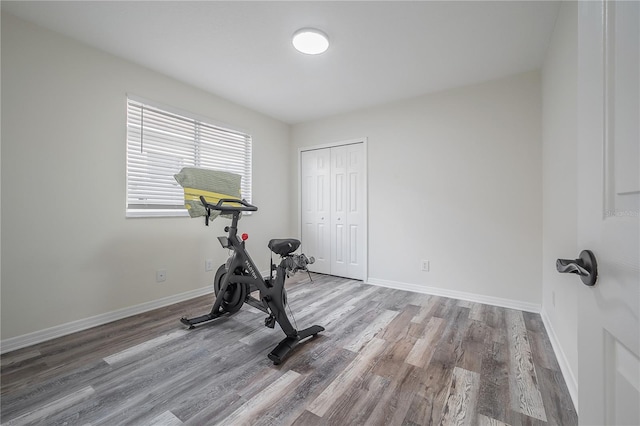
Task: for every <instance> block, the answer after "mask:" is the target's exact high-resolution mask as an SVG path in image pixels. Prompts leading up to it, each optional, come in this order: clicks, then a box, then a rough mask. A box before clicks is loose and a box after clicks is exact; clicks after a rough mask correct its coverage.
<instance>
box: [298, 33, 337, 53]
mask: <svg viewBox="0 0 640 426" xmlns="http://www.w3.org/2000/svg"><path fill="white" fill-rule="evenodd" d="M293 47H295V48H296V49H297V50H298V51H300V52H302V53H306V54H308V55H318V54H320V53H323V52H324V51H326V50H327V49H328V48H329V38H328V37H327V35H326V34H325V33H323V32H322V31H320V30H316V29H315V28H302V29H300V30H298V31H296V32H295V33H294V34H293Z"/></svg>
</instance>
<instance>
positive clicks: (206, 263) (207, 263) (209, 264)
mask: <svg viewBox="0 0 640 426" xmlns="http://www.w3.org/2000/svg"><path fill="white" fill-rule="evenodd" d="M204 271H205V272H209V271H213V260H211V259H207V260H205V261H204Z"/></svg>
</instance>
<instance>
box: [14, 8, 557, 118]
mask: <svg viewBox="0 0 640 426" xmlns="http://www.w3.org/2000/svg"><path fill="white" fill-rule="evenodd" d="M558 9H559V3H557V2H542V1H533V2H528V1H508V2H507V1H502V2H501V1H498V2H488V1H471V2H463V1H449V2H435V1H433V2H431V1H429V2H427V1H409V2H403V1H371V2H369V1H353V2H352V1H336V2H332V1H282V2H271V1H258V2H244V1H227V2H224V1H195V2H191V1H160V2H155V1H154V2H151V1H124V2H121V1H83V2H57V1H44V2H31V1H16V2H12V1H2V11H3V12H9V13H11V14H14V15H16V16H18V17H20V18H23V19H25V20H28V21H31V22H34V23H36V24H39V25H41V26H44V27H46V28H49V29H52V30H54V31H57V32H60V33H62V34H65V35H68V36H70V37H73V38H75V39H78V40H81V41H82V42H84V43H86V44H88V45H91V46H94V47H96V48H99V49H102V50H104V51H107V52H109V53H112V54H114V55H117V56H120V57H122V58H125V59H127V60H129V61H132V62H135V63H138V64H141V65H143V66H146V67H148V68H151V69H154V70H156V71H159V72H161V73H163V74H166V75H169V76H171V77H173V78H175V79H178V80H180V81H183V82H186V83H188V84H191V85H193V86H196V87H199V88H201V89H204V90H206V91H208V92H211V93H214V94H216V95H218V96H221V97H223V98H226V99H229V100H231V101H233V102H235V103H238V104H240V105H244V106H246V107H248V108H251V109H253V110H256V111H259V112H262V113H264V114H266V115H268V116H271V117H274V118H276V119H279V120H281V121H283V122H286V123H290V124H295V123H300V122H304V121H308V120H313V119H318V118H321V117H326V116H330V115H335V114H340V113H344V112H348V111H353V110H357V109H361V108H366V107H370V106H374V105H378V104H383V103H388V102H392V101H396V100H400V99H406V98H411V97H415V96H419V95H422V94H426V93H431V92H435V91H441V90H445V89H448V88H452V87H458V86H463V85H468V84H473V83H478V82H481V81H487V80H491V79H496V78H500V77H504V76H507V75H511V74H516V73H520V72H524V71H529V70H533V69H537V68H540V67H541V65H542V61H543V58H544V55H545V52H546V49H547V45H548V43H549V39H550V37H551V33H552V31H553V27H554V24H555V19H556V16H557V14H558ZM302 27H316V28H319V29H321V30H322V31H324V32H325V33H327V34H328V36H329V39H330V42H331V45H330V47H329V50H328V51H327V52H325V53H324V54H321V55H317V56H311V55H305V54H301V53H298V52H297V51H296V50H294V48H293V47H292V45H291V36H292V34H293V33H294V32H295V31H296V30H298V29H300V28H302Z"/></svg>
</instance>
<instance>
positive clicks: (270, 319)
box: [264, 316, 276, 328]
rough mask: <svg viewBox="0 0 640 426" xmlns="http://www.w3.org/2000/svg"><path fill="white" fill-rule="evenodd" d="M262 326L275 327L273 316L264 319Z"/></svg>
mask: <svg viewBox="0 0 640 426" xmlns="http://www.w3.org/2000/svg"><path fill="white" fill-rule="evenodd" d="M264 326H265V327H269V328H273V327H275V326H276V317H274V316H269V317H266V318H265V319H264Z"/></svg>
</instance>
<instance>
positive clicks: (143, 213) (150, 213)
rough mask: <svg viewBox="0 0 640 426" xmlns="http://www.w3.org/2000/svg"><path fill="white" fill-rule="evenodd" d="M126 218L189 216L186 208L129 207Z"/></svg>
mask: <svg viewBox="0 0 640 426" xmlns="http://www.w3.org/2000/svg"><path fill="white" fill-rule="evenodd" d="M126 217H127V218H143V217H189V212H187V209H182V210H174V209H157V210H146V209H129V210H127V213H126Z"/></svg>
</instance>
